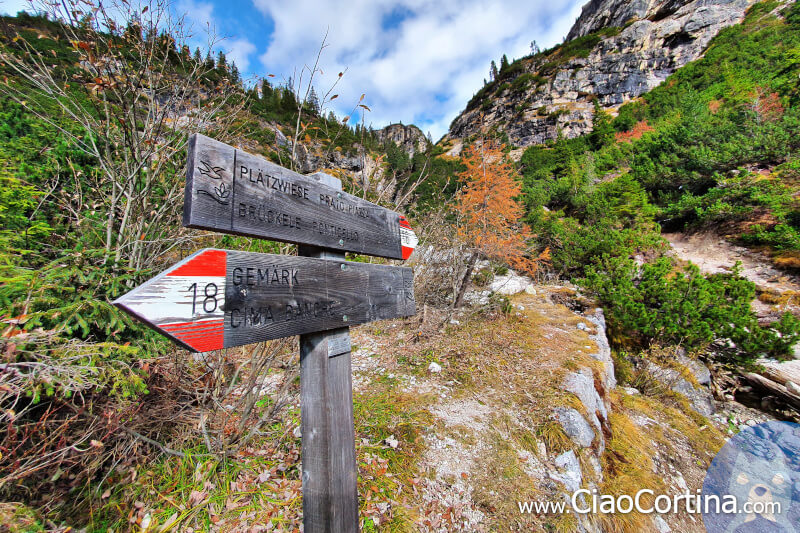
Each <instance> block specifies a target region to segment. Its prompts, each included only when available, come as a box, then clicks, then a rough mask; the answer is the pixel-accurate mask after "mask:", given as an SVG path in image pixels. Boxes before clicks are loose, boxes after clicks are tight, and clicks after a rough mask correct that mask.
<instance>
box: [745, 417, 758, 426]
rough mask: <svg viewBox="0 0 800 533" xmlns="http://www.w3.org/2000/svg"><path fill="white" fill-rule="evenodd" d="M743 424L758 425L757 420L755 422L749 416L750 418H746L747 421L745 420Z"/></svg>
mask: <svg viewBox="0 0 800 533" xmlns="http://www.w3.org/2000/svg"><path fill="white" fill-rule="evenodd" d="M745 424H747V425H748V426H750V427H753V426H757V425H758V422H756V421H755V420H753V419H752V418H751V419H750V420H748V421H747V422H745Z"/></svg>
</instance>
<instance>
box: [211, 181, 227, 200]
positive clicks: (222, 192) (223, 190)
mask: <svg viewBox="0 0 800 533" xmlns="http://www.w3.org/2000/svg"><path fill="white" fill-rule="evenodd" d="M214 192H216V193H217V196H219V197H220V198H227V197H228V195H230V193H231V191H230V190H229V189H228V187H226V186H225V184H224V183H221V184H220V186H219V187H214Z"/></svg>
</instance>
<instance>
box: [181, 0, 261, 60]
mask: <svg viewBox="0 0 800 533" xmlns="http://www.w3.org/2000/svg"><path fill="white" fill-rule="evenodd" d="M175 9H176V12H177V13H178V15H185V16H186V19H187V22H189V24H190V26H191V31H192V33H193V38H192V39H191V40H190V45H191V46H200V48H201V49H203V50H204V49H205V48H206V46H207V45H208V41H209V39H214V38H217V37H218V31H219V28H218V27H217V26H218V25H217V20H216V17H215V16H214V5H213V4H211V3H210V2H201V1H195V0H180V1H179V2H178V3H177V4H176V5H175ZM220 39H221V40H219V41H216V42H215V43H214V48H215V50H220V49H221V50H222V51H224V52H225V56H226V58H227V59H228V62H229V63H230V62H235V63H236V67H237V68H238V69H239V72H241V73H242V74H244V73H246V72H247V71H248V70H250V56H251V55H252V54H254V53H255V52H256V45H255V44H253V43H252V42H250V41H249V40H247V39H245V38H241V37H240V38H234V37H221V38H220Z"/></svg>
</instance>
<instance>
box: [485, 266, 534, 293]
mask: <svg viewBox="0 0 800 533" xmlns="http://www.w3.org/2000/svg"><path fill="white" fill-rule="evenodd" d="M532 285H533V280H531V279H530V278H529V277H527V276H520V275H519V274H517V273H516V272H514V271H513V270H509V271H508V273H506V274H503V275H502V276H495V277H494V279H493V280H492V282H491V283H490V284H489V290H490V291H491V292H494V293H497V294H502V295H504V296H512V295H514V294H519V293H521V292H525V290H526V289H527V288H528V287H531V286H532Z"/></svg>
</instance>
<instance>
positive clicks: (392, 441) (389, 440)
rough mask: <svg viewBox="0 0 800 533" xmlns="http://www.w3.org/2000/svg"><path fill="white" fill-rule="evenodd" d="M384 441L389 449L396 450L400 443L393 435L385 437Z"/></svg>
mask: <svg viewBox="0 0 800 533" xmlns="http://www.w3.org/2000/svg"><path fill="white" fill-rule="evenodd" d="M384 441H385V442H386V444H388V445H389V447H390V448H397V447H398V446H399V445H400V441H398V440H397V439H396V438H394V435H389V436H388V437H386V439H384Z"/></svg>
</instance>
